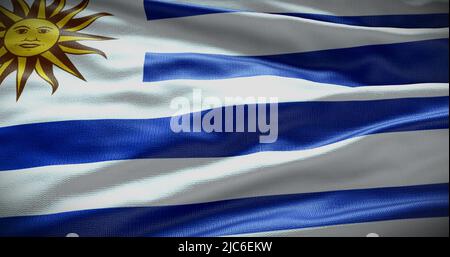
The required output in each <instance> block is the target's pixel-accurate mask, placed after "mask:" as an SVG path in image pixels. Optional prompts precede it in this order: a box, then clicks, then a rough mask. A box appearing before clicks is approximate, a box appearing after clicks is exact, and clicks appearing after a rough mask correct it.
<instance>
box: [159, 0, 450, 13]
mask: <svg viewBox="0 0 450 257" xmlns="http://www.w3.org/2000/svg"><path fill="white" fill-rule="evenodd" d="M167 2H169V1H167ZM170 2H177V3H184V4H196V5H204V6H209V7H216V8H228V9H235V10H251V11H257V12H275V13H276V12H287V13H315V14H331V15H338V16H339V15H342V16H351V15H353V16H358V15H387V14H426V13H447V12H448V1H436V0H420V1H417V0H403V1H392V0H376V1H374V0H337V1H336V0H334V1H330V0H277V1H274V0H233V1H230V0H174V1H170ZM351 7H354V8H351Z"/></svg>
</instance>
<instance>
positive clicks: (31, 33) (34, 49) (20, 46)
mask: <svg viewBox="0 0 450 257" xmlns="http://www.w3.org/2000/svg"><path fill="white" fill-rule="evenodd" d="M59 35H60V33H59V28H58V27H56V25H55V24H53V23H51V22H49V21H47V20H41V19H25V20H21V21H19V22H17V23H15V24H14V25H13V26H11V28H10V29H9V30H8V31H7V32H6V34H5V47H6V49H7V50H8V51H9V52H10V53H12V54H14V55H17V56H23V57H30V56H36V55H39V54H42V53H44V52H47V51H48V50H50V48H52V47H53V46H54V45H55V44H56V43H57V42H58V39H59Z"/></svg>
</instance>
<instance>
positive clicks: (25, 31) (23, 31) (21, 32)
mask: <svg viewBox="0 0 450 257" xmlns="http://www.w3.org/2000/svg"><path fill="white" fill-rule="evenodd" d="M16 33H17V34H20V35H23V34H26V33H28V29H18V30H16Z"/></svg>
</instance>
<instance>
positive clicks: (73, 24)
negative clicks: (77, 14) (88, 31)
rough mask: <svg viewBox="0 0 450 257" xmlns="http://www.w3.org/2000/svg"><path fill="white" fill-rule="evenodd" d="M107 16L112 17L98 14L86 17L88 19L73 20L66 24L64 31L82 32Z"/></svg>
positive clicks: (106, 14)
mask: <svg viewBox="0 0 450 257" xmlns="http://www.w3.org/2000/svg"><path fill="white" fill-rule="evenodd" d="M105 16H111V14H109V13H97V14H93V15H89V16H86V17H82V18H78V19H73V20H71V21H69V22H68V23H67V24H66V26H65V27H64V29H65V30H67V31H73V32H75V31H80V30H82V29H84V28H86V27H88V26H89V25H91V24H92V23H93V22H94V21H96V20H97V19H99V18H101V17H105Z"/></svg>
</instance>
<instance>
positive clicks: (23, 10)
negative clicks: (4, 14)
mask: <svg viewBox="0 0 450 257" xmlns="http://www.w3.org/2000/svg"><path fill="white" fill-rule="evenodd" d="M11 2H12V4H13V7H14V13H17V14H19V15H20V16H23V17H26V16H27V15H28V13H29V12H30V7H29V6H28V4H27V3H26V2H25V1H24V0H11Z"/></svg>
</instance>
